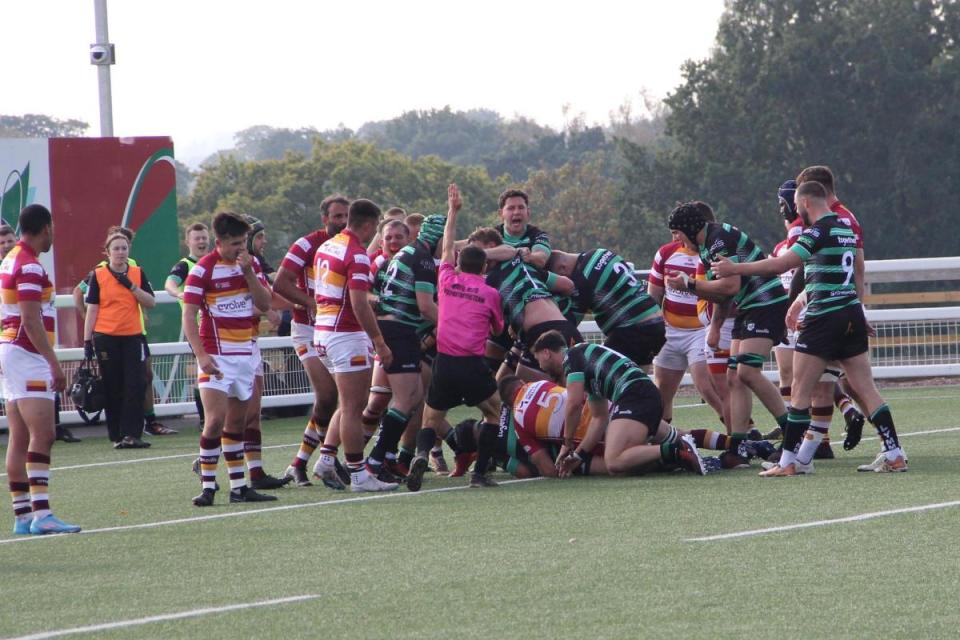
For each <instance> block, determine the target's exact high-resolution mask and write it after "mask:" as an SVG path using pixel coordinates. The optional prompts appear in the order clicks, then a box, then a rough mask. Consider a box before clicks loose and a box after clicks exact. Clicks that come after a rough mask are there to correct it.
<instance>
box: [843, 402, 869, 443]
mask: <svg viewBox="0 0 960 640" xmlns="http://www.w3.org/2000/svg"><path fill="white" fill-rule="evenodd" d="M843 420H844V422H846V423H847V430H846V432H845V433H844V436H843V449H844V451H852V450H853V449H855V448H856V447H857V445H858V444H860V438H862V437H863V425H864V422H866V420H865V419H864V417H863V414H862V413H860V412H859V411H857V410H856V409H850V410H848V411H847V412H846V413H844V414H843Z"/></svg>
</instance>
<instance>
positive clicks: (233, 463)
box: [220, 431, 247, 491]
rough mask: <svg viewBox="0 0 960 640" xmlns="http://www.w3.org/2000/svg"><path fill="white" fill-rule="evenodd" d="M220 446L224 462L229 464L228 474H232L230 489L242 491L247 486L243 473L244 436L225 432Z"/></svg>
mask: <svg viewBox="0 0 960 640" xmlns="http://www.w3.org/2000/svg"><path fill="white" fill-rule="evenodd" d="M220 444H221V446H222V447H223V460H224V462H226V463H227V472H228V473H229V474H230V489H231V491H232V490H234V489H236V490H240V489H242V488H243V487H245V486H246V485H247V481H246V478H244V473H243V436H242V435H240V434H239V433H227V432H226V431H224V432H223V435H222V436H221V437H220Z"/></svg>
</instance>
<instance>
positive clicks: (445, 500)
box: [0, 386, 960, 640]
mask: <svg viewBox="0 0 960 640" xmlns="http://www.w3.org/2000/svg"><path fill="white" fill-rule="evenodd" d="M885 395H886V397H887V399H888V402H889V404H890V406H891V408H892V410H893V414H894V418H895V420H896V422H897V427H898V430H899V431H900V433H901V434H903V435H904V438H903V444H904V447H905V449H906V450H907V452H908V454H909V458H910V471H909V473H906V474H896V475H880V474H866V473H857V472H856V470H855V469H856V466H857V465H858V464H863V463H865V462H869V461H871V460H872V459H873V457H874V456H875V454H876V453H877V451H878V447H879V445H878V442H877V441H876V439H875V438H873V439H865V441H864V442H863V443H862V444H861V445H860V447H858V448H857V449H856V450H855V451H853V452H849V453H847V452H844V451H843V450H842V448H841V447H839V446H836V447H835V450H836V451H837V459H836V460H832V461H823V462H818V463H817V464H816V474H815V475H814V476H812V477H802V478H789V479H769V480H764V479H761V478H758V477H757V471H758V468H757V463H756V462H755V463H754V468H753V469H751V470H750V471H730V472H723V473H720V474H716V475H712V476H708V477H696V476H693V475H690V474H653V475H648V476H644V477H632V478H578V479H572V480H565V481H551V480H535V481H528V482H518V483H512V484H505V485H503V486H501V487H498V488H495V489H485V490H470V489H463V490H461V488H463V487H464V486H465V485H466V480H465V479H462V478H461V479H446V478H438V477H436V476H434V475H433V474H432V473H430V474H428V475H427V478H426V480H425V482H424V487H423V491H422V492H421V493H419V494H409V493H408V492H407V491H406V490H405V489H404V488H401V489H400V490H399V491H398V492H397V494H396V495H390V496H387V497H379V496H378V497H372V498H371V497H369V496H367V497H363V498H361V499H359V500H356V499H355V498H357V494H350V493H336V492H332V491H329V490H327V489H325V488H323V487H322V486H314V487H309V488H300V489H294V488H288V489H284V490H282V491H279V492H277V494H278V495H279V496H280V501H278V502H275V503H268V504H265V505H229V504H227V499H226V492H225V491H224V492H221V493H220V494H218V496H217V501H218V503H217V505H216V506H215V507H213V508H210V509H202V510H201V509H197V508H194V507H192V506H191V504H190V498H191V497H192V496H193V495H195V494H196V493H197V492H198V481H197V479H196V477H195V476H193V474H191V472H190V461H191V456H192V455H193V454H194V453H195V452H196V450H197V446H198V438H197V437H196V432H195V430H193V429H186V430H184V431H183V432H181V433H180V434H179V435H177V436H171V437H166V438H153V442H154V446H153V447H152V448H151V449H149V450H143V451H129V450H128V451H114V450H112V449H110V448H109V447H108V443H107V442H106V441H105V440H104V439H95V438H88V439H86V440H85V441H84V442H83V443H81V444H78V445H70V446H67V445H63V444H58V445H57V447H56V448H55V449H54V457H53V461H54V472H53V479H52V483H51V496H52V504H53V507H54V510H55V512H56V513H57V514H58V515H60V516H61V517H63V518H64V519H65V520H67V521H70V522H76V523H78V524H81V525H82V526H83V527H84V528H85V529H86V530H88V531H89V530H95V529H109V528H114V527H128V526H130V525H139V524H150V523H165V524H161V525H160V526H149V527H142V528H126V529H118V530H108V531H102V532H95V531H94V532H91V533H84V534H80V535H74V536H60V537H55V538H50V539H34V538H21V539H17V540H16V541H12V540H14V538H13V536H12V533H11V529H12V515H10V511H9V506H8V505H4V508H6V509H7V510H8V511H7V512H6V513H7V514H8V516H7V519H6V520H5V521H3V522H4V524H3V525H2V527H3V529H2V530H0V637H2V638H8V637H18V636H23V635H29V634H35V633H42V632H51V631H56V630H64V629H71V628H75V627H82V626H86V625H101V624H108V623H117V622H123V621H132V620H138V619H142V618H148V617H151V616H158V617H160V618H161V619H159V620H157V621H154V622H148V623H146V624H140V625H137V626H121V627H116V628H112V629H100V630H96V631H91V632H87V633H86V635H87V636H95V637H98V638H172V637H188V636H191V637H203V638H227V637H230V638H238V637H241V638H253V637H262V638H300V637H313V638H316V637H320V638H347V637H349V638H352V639H353V640H360V639H362V638H371V639H384V638H397V639H406V638H410V639H414V638H416V639H423V638H458V639H459V638H483V639H489V638H538V637H543V638H748V637H752V638H764V637H783V638H801V637H802V638H866V637H880V636H884V637H890V638H903V637H908V636H910V637H912V638H950V637H956V636H957V634H958V633H960V631H958V629H960V613H958V609H957V608H956V602H957V599H958V598H957V596H958V595H960V579H958V575H960V547H958V545H957V532H958V530H960V507H945V508H939V509H932V510H928V511H922V512H908V513H900V514H895V515H889V516H884V517H878V518H874V519H868V520H863V521H854V522H844V523H835V524H827V525H824V526H818V527H811V528H804V529H794V530H789V531H781V532H770V533H767V534H762V535H755V536H750V537H742V538H735V539H727V540H718V541H712V542H695V541H690V540H689V539H690V538H695V537H702V536H709V535H714V534H723V533H731V532H738V531H747V530H755V529H762V528H767V527H778V526H783V525H791V524H798V523H805V522H813V521H819V520H829V519H834V518H843V517H847V516H854V515H858V514H865V513H872V512H878V511H885V510H895V509H902V508H908V507H916V506H921V505H928V504H933V503H944V502H951V501H960V489H958V486H960V485H958V473H957V471H958V465H957V459H958V456H960V430H947V429H951V428H956V427H960V424H958V421H957V418H956V409H957V407H958V406H960V386H946V387H921V388H896V389H888V390H886V391H885ZM679 402H680V403H683V402H690V399H689V398H687V399H686V400H684V399H680V400H679ZM761 411H762V409H759V408H758V409H757V411H756V412H755V415H760V414H761ZM466 415H467V414H466V413H465V412H463V411H459V412H456V413H455V414H454V415H453V417H454V418H457V419H459V418H461V417H464V416H466ZM838 421H839V419H835V421H834V428H833V431H832V435H833V437H834V440H835V441H837V442H839V441H842V435H840V431H841V428H840V427H841V425H840V424H838ZM676 423H677V424H678V425H679V426H682V427H697V426H699V427H703V426H711V425H712V420H711V419H710V415H709V412H708V410H707V409H704V408H681V409H678V410H677V411H676ZM302 425H303V421H302V419H299V418H298V419H290V420H270V421H266V422H265V423H264V445H265V446H270V447H271V448H268V449H266V450H265V451H264V463H265V466H266V468H267V470H268V471H269V472H272V473H274V474H280V473H282V471H283V469H284V468H285V467H286V465H287V464H288V462H289V460H290V458H291V457H292V456H293V454H294V452H295V451H296V443H298V442H299V437H300V434H301V431H302ZM922 431H934V432H932V433H926V434H917V435H908V434H911V433H915V432H922ZM873 435H874V434H873V433H872V432H871V431H870V428H869V425H868V426H867V429H865V437H866V436H873ZM173 456H180V457H173ZM136 458H159V459H157V460H153V461H145V462H141V463H135V464H111V463H117V462H120V461H125V460H133V459H136ZM93 463H108V464H105V465H101V466H82V467H79V468H72V469H70V468H62V467H71V466H77V465H90V464H93ZM58 467H60V469H59V470H57V468H58ZM223 470H224V466H223V464H222V463H221V469H220V471H221V479H220V481H221V483H222V484H225V476H224V475H223ZM497 478H498V479H499V480H501V481H505V480H507V479H508V478H507V476H506V475H505V474H504V473H502V472H498V474H497ZM4 480H5V476H4ZM437 489H453V490H447V491H435V490H437ZM360 495H361V496H363V495H364V494H360ZM351 498H354V499H353V500H349V501H347V502H345V503H343V504H337V503H336V502H333V501H339V500H344V499H351ZM295 505H302V507H300V508H286V507H292V506H295ZM276 507H285V508H284V509H277V508H276ZM261 511H262V513H261ZM226 514H242V515H239V516H237V517H233V516H230V517H224V518H213V519H204V520H197V518H199V517H206V516H219V515H226ZM171 521H174V522H171ZM292 596H315V597H313V598H311V599H308V600H302V601H293V602H286V603H284V602H281V603H275V604H270V605H264V606H260V607H255V608H238V609H233V610H230V611H220V610H219V609H221V608H224V607H228V606H232V605H248V604H251V603H259V602H264V601H270V600H275V599H281V598H287V597H292ZM201 609H207V610H209V611H206V612H203V611H200V612H198V611H197V610H201ZM185 612H191V615H190V616H189V617H182V618H174V619H170V618H169V615H170V614H178V613H185ZM165 616H167V617H166V618H164V617H165ZM81 635H83V634H81Z"/></svg>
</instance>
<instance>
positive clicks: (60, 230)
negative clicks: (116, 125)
mask: <svg viewBox="0 0 960 640" xmlns="http://www.w3.org/2000/svg"><path fill="white" fill-rule="evenodd" d="M0 178H2V179H3V183H2V191H0V197H2V200H0V214H2V216H3V221H4V222H6V223H7V224H9V225H10V226H12V227H14V228H16V226H17V215H18V213H19V212H20V209H22V208H23V207H24V206H26V205H28V204H34V203H38V204H42V205H44V206H46V207H48V208H49V209H50V211H51V213H52V214H53V227H54V243H53V249H52V250H51V252H50V253H48V254H44V256H42V262H43V264H44V266H45V267H46V269H47V271H48V272H49V273H50V275H51V278H52V279H53V282H54V286H55V287H56V290H57V293H58V294H70V293H71V292H72V291H73V289H74V287H75V286H76V285H77V283H78V282H80V280H82V279H83V278H85V277H86V275H87V273H88V272H89V271H90V269H92V268H93V267H94V266H95V265H96V264H97V263H98V262H99V261H100V260H102V259H103V258H104V255H103V241H104V240H105V236H106V231H107V228H108V227H109V226H110V225H114V224H120V225H123V226H126V227H130V228H131V229H133V231H134V232H135V233H136V236H135V237H134V240H133V247H132V252H131V255H132V257H134V258H135V259H136V260H137V263H138V264H139V265H140V266H141V267H143V269H144V271H145V272H146V273H147V275H148V276H149V278H150V282H151V284H152V285H153V288H154V289H155V290H162V289H163V282H164V280H165V279H166V274H167V272H168V271H169V270H170V267H171V266H172V265H173V264H174V263H175V262H176V261H177V260H178V259H179V257H180V238H179V233H178V231H177V196H176V170H175V168H174V164H173V141H172V140H171V139H170V138H167V137H143V138H49V139H36V138H32V139H28V138H23V139H20V138H17V139H2V140H0ZM179 311H180V308H179V306H178V305H175V304H162V305H157V306H156V307H155V308H154V309H152V310H151V311H150V313H149V315H148V317H147V333H148V337H149V340H150V341H151V342H169V341H175V340H177V338H178V336H179V335H180V315H179ZM80 331H81V327H80V324H79V319H78V317H77V314H76V312H75V311H73V310H72V309H62V310H61V311H60V312H59V314H58V323H57V342H58V344H59V345H60V346H79V345H80V344H81V342H82V341H81V340H80V335H81V334H80Z"/></svg>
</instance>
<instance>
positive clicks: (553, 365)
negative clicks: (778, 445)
mask: <svg viewBox="0 0 960 640" xmlns="http://www.w3.org/2000/svg"><path fill="white" fill-rule="evenodd" d="M532 351H533V356H534V357H535V358H536V359H537V363H538V364H539V365H540V368H541V369H543V371H544V372H546V373H547V374H549V375H551V376H553V377H554V378H555V379H556V380H557V381H558V382H560V384H563V385H564V386H565V387H566V389H567V402H566V416H565V420H564V422H565V424H564V430H563V447H562V448H561V450H560V455H559V457H558V458H557V466H558V471H559V475H560V476H565V475H569V473H570V472H571V471H572V470H573V469H574V468H576V467H578V466H580V465H581V464H582V463H583V462H584V460H585V459H586V458H588V457H589V456H590V451H591V450H592V449H593V447H594V446H596V445H597V444H598V443H599V441H600V437H601V435H602V436H603V438H604V452H603V460H604V464H605V465H606V469H607V473H609V474H611V475H623V474H630V473H638V472H641V471H643V470H646V469H649V468H651V467H652V466H654V465H655V464H656V463H658V462H662V463H665V464H679V465H680V466H682V467H683V468H685V469H687V470H689V471H693V472H694V473H698V474H700V475H706V473H707V468H706V466H705V464H704V461H703V459H702V458H701V457H700V453H699V452H698V451H697V447H696V445H695V444H694V442H693V438H691V437H690V436H682V437H680V438H678V439H676V440H674V441H673V442H666V441H665V442H663V444H651V442H655V441H656V439H655V436H656V435H657V432H658V431H659V429H660V425H661V417H662V415H663V404H662V402H661V400H660V393H659V392H658V391H657V388H656V387H655V386H654V384H653V382H651V381H650V378H648V377H647V375H646V374H645V373H644V372H643V370H642V369H640V367H638V366H637V365H636V364H634V363H633V362H632V361H631V360H630V359H629V358H627V357H626V356H624V355H622V354H620V353H618V352H616V351H614V350H613V349H609V348H607V347H603V346H601V345H596V344H586V343H580V344H578V345H575V346H573V347H570V348H567V342H566V339H565V338H564V336H563V335H562V334H560V332H558V331H549V332H547V333H545V334H543V335H542V336H540V338H538V339H537V341H536V343H535V344H534V345H533V349H532ZM588 393H589V398H588V396H587V394H588ZM588 399H589V403H590V412H591V414H592V415H593V418H592V419H591V421H590V426H589V428H588V429H587V432H586V434H585V435H584V437H583V441H582V442H581V443H580V444H579V445H577V443H576V442H575V436H576V432H577V426H578V425H579V423H580V417H581V413H582V412H583V408H584V403H586V402H587V401H588ZM608 402H610V403H611V404H612V406H610V407H609V412H608V407H607V403H608ZM664 424H665V423H664ZM667 429H669V426H667Z"/></svg>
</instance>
